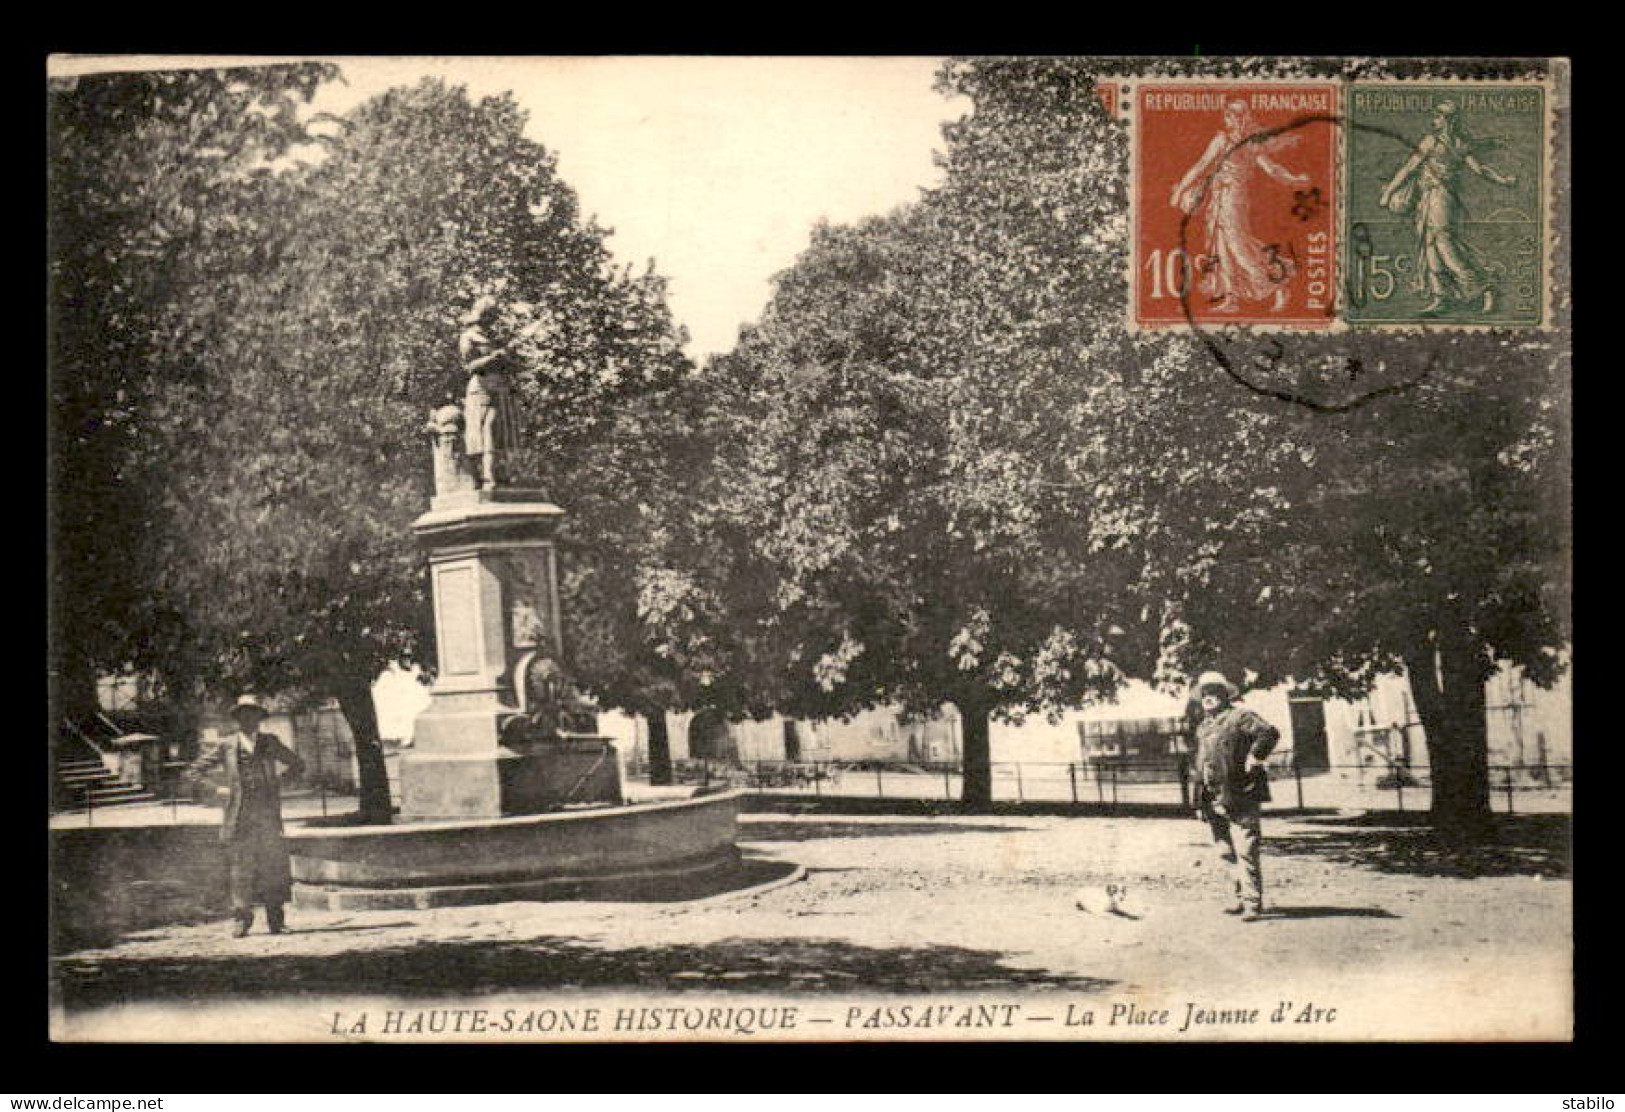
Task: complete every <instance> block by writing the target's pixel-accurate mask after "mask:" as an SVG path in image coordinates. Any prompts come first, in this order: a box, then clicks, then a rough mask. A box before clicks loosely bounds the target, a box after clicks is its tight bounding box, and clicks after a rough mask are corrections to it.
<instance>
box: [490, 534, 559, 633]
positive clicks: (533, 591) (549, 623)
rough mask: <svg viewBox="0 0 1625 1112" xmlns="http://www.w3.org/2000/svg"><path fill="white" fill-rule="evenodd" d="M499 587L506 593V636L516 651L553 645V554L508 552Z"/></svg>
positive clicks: (546, 552) (555, 602) (545, 551)
mask: <svg viewBox="0 0 1625 1112" xmlns="http://www.w3.org/2000/svg"><path fill="white" fill-rule="evenodd" d="M505 564H506V567H505V574H504V575H503V586H504V590H505V591H506V593H507V598H506V606H507V614H508V635H509V639H510V641H511V642H512V644H513V647H514V648H516V649H533V648H537V647H543V648H546V649H547V650H548V651H550V652H554V653H556V652H558V651H559V646H557V645H555V644H554V640H555V638H554V629H555V623H554V614H555V613H556V607H557V600H556V599H555V598H554V597H553V552H552V550H551V549H535V550H530V551H521V552H510V553H508V554H507V557H506V560H505Z"/></svg>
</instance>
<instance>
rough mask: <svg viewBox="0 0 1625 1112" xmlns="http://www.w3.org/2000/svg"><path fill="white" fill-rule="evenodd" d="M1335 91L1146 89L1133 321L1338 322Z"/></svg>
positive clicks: (1140, 128) (1250, 85)
mask: <svg viewBox="0 0 1625 1112" xmlns="http://www.w3.org/2000/svg"><path fill="white" fill-rule="evenodd" d="M1337 96H1338V88H1337V86H1336V85H1335V84H1333V83H1331V82H1295V83H1280V82H1272V83H1259V82H1223V81H1217V82H1212V83H1201V84H1198V83H1192V82H1170V83H1165V84H1159V83H1149V82H1148V83H1145V84H1140V85H1137V86H1135V88H1134V90H1133V110H1132V114H1133V119H1134V135H1135V145H1134V194H1133V197H1134V229H1133V230H1134V244H1133V251H1132V252H1131V256H1130V262H1131V265H1132V266H1133V272H1132V274H1131V276H1130V281H1129V285H1130V288H1131V290H1132V291H1133V293H1132V297H1131V301H1130V314H1131V320H1132V322H1133V323H1134V324H1135V325H1137V326H1140V327H1158V326H1167V325H1178V324H1185V323H1188V322H1189V323H1198V324H1226V323H1229V324H1247V325H1267V326H1277V327H1285V328H1295V329H1312V328H1332V327H1334V326H1335V324H1336V316H1335V313H1336V289H1337V287H1336V282H1337V243H1336V233H1337V226H1338V225H1337V219H1338V214H1337V211H1336V210H1337V205H1338V188H1337V156H1336V151H1337V110H1338V104H1337Z"/></svg>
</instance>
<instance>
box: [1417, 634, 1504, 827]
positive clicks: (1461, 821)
mask: <svg viewBox="0 0 1625 1112" xmlns="http://www.w3.org/2000/svg"><path fill="white" fill-rule="evenodd" d="M1475 647H1476V646H1475V642H1474V641H1473V639H1472V638H1471V637H1470V636H1468V635H1467V634H1466V633H1465V632H1452V631H1450V630H1448V629H1446V630H1445V631H1443V633H1442V635H1441V636H1438V637H1436V638H1433V639H1431V640H1426V639H1421V640H1419V642H1418V643H1417V644H1415V645H1413V646H1412V647H1411V649H1410V650H1409V651H1407V652H1406V653H1405V668H1406V671H1407V672H1409V674H1410V683H1411V692H1412V694H1413V695H1414V696H1415V698H1416V712H1417V716H1418V717H1419V718H1420V719H1421V720H1422V728H1423V729H1424V730H1425V731H1426V733H1427V747H1428V765H1429V768H1430V773H1431V779H1432V783H1433V807H1432V811H1431V817H1432V821H1433V826H1434V829H1435V830H1437V831H1438V832H1439V833H1440V834H1442V835H1444V836H1446V837H1449V838H1451V839H1457V840H1467V841H1476V840H1480V839H1482V838H1483V836H1484V835H1485V834H1486V833H1487V831H1488V830H1489V827H1490V823H1491V817H1490V782H1489V724H1488V722H1487V720H1486V718H1485V699H1484V683H1485V681H1486V679H1487V678H1488V676H1487V675H1486V671H1487V667H1486V665H1485V664H1484V661H1483V659H1482V658H1481V656H1480V655H1479V654H1478V653H1476V652H1475Z"/></svg>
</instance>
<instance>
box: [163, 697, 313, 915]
mask: <svg viewBox="0 0 1625 1112" xmlns="http://www.w3.org/2000/svg"><path fill="white" fill-rule="evenodd" d="M266 713H267V712H266V710H265V708H264V707H263V706H261V705H260V702H259V700H258V699H256V698H254V696H252V695H243V696H241V697H240V698H239V699H238V700H237V704H236V706H234V707H232V710H231V718H232V721H233V722H235V723H236V724H237V732H236V733H235V734H233V735H232V736H231V737H229V738H226V739H225V740H224V741H221V742H219V743H217V744H216V745H215V746H214V747H213V748H212V749H210V750H209V751H208V752H206V753H204V754H203V755H202V756H201V757H199V758H198V759H197V760H196V761H194V762H193V763H192V766H191V768H189V769H188V770H187V775H188V776H189V777H192V778H196V777H199V776H201V775H202V774H203V773H204V772H206V771H208V770H210V769H213V768H218V767H224V768H225V771H226V783H227V786H228V788H229V789H230V793H231V794H230V796H229V798H228V799H227V800H226V810H225V815H224V816H223V817H222V819H221V823H220V841H221V843H222V844H223V845H224V846H225V847H226V863H227V866H228V868H229V870H230V874H231V910H232V915H233V917H234V918H235V919H236V921H237V925H236V927H235V928H233V930H232V935H233V937H235V938H241V937H243V936H244V935H246V934H247V933H248V929H249V927H251V926H253V925H254V905H256V904H261V905H263V906H264V907H265V921H266V925H267V926H269V927H270V930H271V933H272V934H281V933H282V931H283V929H284V921H283V917H282V905H283V904H285V903H287V902H288V899H289V897H290V895H291V894H292V886H293V880H292V877H291V875H290V873H289V871H288V851H287V848H286V847H285V846H284V845H283V844H282V788H281V784H280V783H279V777H278V770H277V765H278V764H282V765H286V766H287V768H288V772H289V774H290V775H293V776H298V775H299V774H300V773H301V772H303V771H304V770H305V762H304V761H302V760H300V759H299V755H298V754H297V753H295V752H294V751H293V750H292V749H289V748H288V747H287V746H286V745H284V744H282V742H281V740H280V739H278V738H277V737H276V735H274V734H262V733H260V724H261V723H262V722H264V721H265V718H266Z"/></svg>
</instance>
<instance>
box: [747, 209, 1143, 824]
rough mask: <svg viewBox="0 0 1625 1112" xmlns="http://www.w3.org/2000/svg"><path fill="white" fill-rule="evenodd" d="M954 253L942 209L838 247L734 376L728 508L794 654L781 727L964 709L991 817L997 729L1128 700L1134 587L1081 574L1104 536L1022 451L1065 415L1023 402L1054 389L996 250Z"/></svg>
mask: <svg viewBox="0 0 1625 1112" xmlns="http://www.w3.org/2000/svg"><path fill="white" fill-rule="evenodd" d="M955 231H956V227H955V225H954V223H953V222H952V220H951V214H946V215H945V214H944V213H943V212H942V211H941V210H940V209H939V208H937V207H936V204H935V202H934V201H932V200H927V201H926V202H924V203H922V204H919V205H916V206H912V207H910V208H908V209H905V210H902V211H899V212H897V213H895V214H893V215H891V216H889V217H885V218H877V219H874V220H870V221H866V222H865V223H863V224H861V225H859V226H857V227H854V228H830V227H824V228H820V229H819V230H817V231H816V232H815V234H814V237H813V243H812V245H811V247H810V248H809V249H808V250H807V251H806V252H805V253H804V254H803V255H802V257H801V258H800V259H799V260H798V261H797V263H796V265H795V266H794V267H793V268H792V269H791V270H789V271H788V272H786V273H785V274H783V275H781V276H780V277H779V278H778V280H777V284H776V289H775V293H774V297H773V300H772V302H771V304H770V306H769V308H768V311H767V313H766V314H765V315H764V317H763V319H762V321H761V322H760V324H759V326H758V327H757V328H755V329H754V330H752V331H751V332H750V333H749V334H748V335H747V336H746V337H745V338H744V339H743V341H742V342H741V344H740V346H739V348H738V349H737V350H736V351H735V352H734V353H732V354H731V355H730V356H729V357H728V358H727V359H726V360H724V361H722V362H721V365H720V366H719V367H718V368H717V369H716V373H718V374H721V375H724V376H725V377H727V378H728V379H729V380H730V381H732V382H733V383H735V384H736V389H738V390H739V391H740V393H741V395H742V396H741V400H740V402H739V404H736V405H735V406H733V407H731V411H732V413H733V414H734V415H735V425H736V428H735V432H734V434H733V435H732V436H731V437H729V438H727V452H726V456H725V459H724V461H723V467H724V469H725V473H726V475H727V481H726V482H725V483H724V485H723V490H724V492H725V497H726V498H727V499H728V508H729V511H730V513H731V514H732V515H734V516H735V519H736V520H738V521H739V522H740V523H741V525H742V532H743V533H744V534H745V535H746V536H748V537H750V538H752V543H753V544H754V547H755V549H756V551H757V553H758V554H759V555H760V557H761V558H762V559H764V560H766V561H767V562H768V564H769V565H770V566H771V567H772V568H774V569H775V571H776V577H777V582H776V585H775V587H774V589H773V596H772V604H773V605H772V608H771V610H770V611H769V612H768V613H766V614H765V615H762V616H761V617H760V618H757V619H756V620H758V621H760V622H764V623H766V624H767V625H768V626H769V627H770V628H773V629H774V630H776V631H777V633H778V636H779V641H780V653H779V659H780V660H782V661H783V662H784V664H783V667H784V668H785V676H786V682H785V686H784V690H783V693H782V695H781V704H780V705H781V706H782V707H784V708H786V709H788V710H790V711H792V712H793V713H799V714H806V715H810V716H826V715H837V714H845V713H850V712H851V711H854V710H856V709H859V708H862V707H866V706H872V705H875V704H877V703H880V702H883V701H884V702H899V703H901V704H903V705H904V706H905V707H906V708H908V709H910V710H913V711H916V712H921V713H924V712H930V711H935V710H937V709H938V708H940V707H941V706H942V705H943V704H944V703H950V704H952V705H954V706H955V707H956V708H957V709H958V711H959V712H960V715H961V720H962V723H963V751H964V772H965V780H964V784H965V787H964V799H965V801H966V802H967V803H968V804H971V805H985V804H986V803H988V802H989V801H990V800H991V788H992V783H991V768H990V763H989V746H988V721H989V716H990V715H992V714H995V713H1000V712H1007V711H1022V710H1031V709H1037V708H1040V707H1054V706H1057V705H1060V704H1065V703H1069V702H1073V701H1076V700H1079V699H1083V698H1087V697H1091V696H1098V695H1102V694H1105V693H1108V692H1110V691H1111V690H1113V689H1114V687H1115V685H1116V683H1117V682H1118V680H1119V679H1120V678H1121V670H1120V668H1119V666H1118V665H1117V664H1116V663H1115V661H1114V660H1113V659H1112V653H1113V651H1114V648H1113V645H1112V643H1111V638H1110V636H1109V634H1110V632H1111V628H1112V622H1111V620H1110V615H1111V612H1112V609H1113V607H1114V606H1115V605H1116V601H1117V597H1118V595H1119V594H1120V590H1121V583H1120V578H1121V576H1122V575H1123V574H1124V573H1125V571H1126V567H1125V566H1122V565H1119V563H1118V562H1117V561H1115V560H1114V558H1113V557H1112V556H1111V555H1110V554H1105V555H1102V556H1100V557H1099V558H1097V559H1096V560H1095V561H1093V564H1092V565H1091V566H1089V567H1087V568H1086V567H1085V566H1084V565H1083V564H1082V563H1081V562H1079V560H1078V559H1077V557H1078V556H1080V555H1081V553H1082V547H1081V545H1080V543H1079V542H1080V539H1081V538H1084V537H1086V536H1087V535H1088V533H1089V531H1090V528H1091V525H1090V522H1091V520H1092V516H1093V515H1092V514H1091V512H1090V507H1089V506H1088V505H1087V503H1085V502H1083V501H1082V500H1078V499H1072V498H1068V497H1065V492H1058V491H1056V490H1054V489H1052V488H1051V487H1050V486H1049V485H1047V484H1046V481H1045V479H1044V477H1043V475H1042V474H1041V472H1039V471H1038V470H1035V469H1034V468H1033V466H1032V464H1031V453H1030V452H1029V451H1028V450H1027V449H1026V448H1025V447H1024V445H1025V443H1026V442H1027V441H1028V440H1029V439H1031V438H1039V439H1042V438H1044V437H1045V436H1047V435H1050V433H1049V432H1048V431H1047V430H1048V427H1049V425H1050V424H1051V423H1052V420H1053V415H1052V414H1050V413H1048V412H1047V411H1046V410H1045V408H1044V405H1043V401H1042V399H1041V397H1040V396H1038V395H1037V394H1036V393H1035V394H1031V395H1026V396H1021V395H1019V394H1011V393H1007V392H1006V389H1007V388H1008V386H1009V385H1010V384H1011V383H1012V382H1013V381H1014V380H1015V379H1016V378H1017V377H1019V376H1021V375H1024V374H1036V373H1038V369H1037V368H1035V367H1030V366H1019V367H1018V366H1016V365H1015V363H1014V362H1013V361H1016V360H1019V359H1020V358H1021V353H1020V352H1018V351H1015V350H1014V349H1002V350H995V349H991V348H989V347H988V346H987V344H986V343H985V340H986V339H987V338H989V337H991V336H992V335H993V334H994V333H995V331H996V330H998V329H1000V328H1001V327H1004V326H1006V324H1007V321H1006V320H1003V319H1000V318H1001V317H1003V316H1004V315H1005V314H1008V313H1010V312H1012V310H1011V308H1010V307H1009V306H1008V305H1006V304H1003V303H999V302H989V301H981V302H980V303H978V298H979V291H978V290H977V289H976V288H975V287H974V285H973V284H972V283H971V279H970V268H971V267H972V266H973V265H974V264H975V263H976V262H977V261H979V260H981V259H983V258H985V256H984V255H982V254H980V250H981V248H983V247H985V246H987V245H986V244H985V243H977V242H974V241H972V240H969V239H956V238H955ZM995 246H1008V245H995ZM979 340H981V341H984V342H979ZM988 364H994V366H993V367H990V366H989V365H988ZM1001 372H1002V374H1004V375H1008V376H1009V378H1007V379H1005V380H1004V382H1002V383H1001V382H1000V381H998V380H999V379H1000V378H1001V377H1002V374H1001ZM1114 577H1117V578H1118V580H1119V581H1117V582H1114ZM1114 587H1115V588H1117V589H1116V590H1114Z"/></svg>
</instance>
